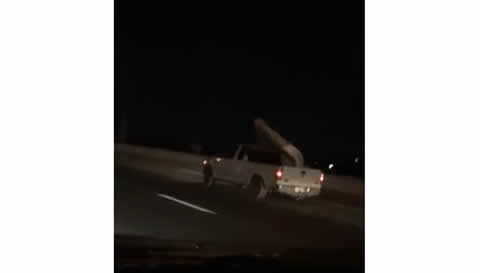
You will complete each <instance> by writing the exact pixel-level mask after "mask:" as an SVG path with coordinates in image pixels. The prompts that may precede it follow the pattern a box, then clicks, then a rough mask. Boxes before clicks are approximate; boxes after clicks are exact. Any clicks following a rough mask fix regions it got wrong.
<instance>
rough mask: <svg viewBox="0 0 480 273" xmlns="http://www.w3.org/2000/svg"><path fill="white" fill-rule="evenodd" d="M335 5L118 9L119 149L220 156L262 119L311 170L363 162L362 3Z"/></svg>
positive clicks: (118, 4)
mask: <svg viewBox="0 0 480 273" xmlns="http://www.w3.org/2000/svg"><path fill="white" fill-rule="evenodd" d="M335 2H338V3H328V4H327V3H321V4H320V6H318V7H316V8H314V7H313V6H311V7H308V6H302V7H296V8H294V7H291V6H287V7H284V8H283V9H281V10H277V9H273V8H271V7H267V8H266V9H261V8H260V7H247V9H246V10H247V11H245V12H243V11H242V12H238V10H237V9H233V8H224V7H222V8H224V11H223V12H213V11H212V10H210V12H209V13H208V14H207V13H204V12H199V11H197V12H195V13H193V15H192V12H188V13H187V12H186V11H185V10H179V9H178V8H177V9H173V8H171V7H165V6H156V5H154V4H149V6H146V5H144V4H142V5H140V4H138V3H136V2H124V1H115V51H114V52H115V138H116V140H117V141H120V139H121V138H122V135H126V136H127V140H126V141H127V142H128V143H132V144H142V145H148V146H154V147H163V148H170V149H176V150H184V151H187V150H188V149H189V148H188V147H189V145H190V144H191V143H192V141H193V139H194V138H197V139H198V141H199V142H200V143H201V144H202V145H203V146H204V151H205V152H213V151H215V152H223V153H225V152H227V150H228V151H230V150H231V149H232V147H234V145H235V144H236V143H239V142H249V143H252V142H254V138H253V136H254V131H253V119H254V118H255V117H263V118H264V119H265V120H266V122H267V123H268V124H270V125H271V127H272V128H274V129H275V130H277V131H278V132H279V133H280V134H281V135H283V136H284V137H286V138H287V139H288V140H290V141H292V142H293V143H294V145H295V146H297V147H298V148H300V150H301V151H302V152H303V153H304V156H305V158H306V160H307V161H321V162H326V161H331V160H336V161H340V160H344V161H353V158H354V157H355V156H360V158H361V159H363V155H364V3H363V1H357V2H352V3H349V2H339V1H335ZM218 8H220V7H218ZM253 10H254V11H255V12H252V11H253ZM234 12H235V14H234ZM125 124H126V125H127V126H126V127H125V126H124V125H125Z"/></svg>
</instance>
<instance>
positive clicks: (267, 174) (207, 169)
mask: <svg viewBox="0 0 480 273" xmlns="http://www.w3.org/2000/svg"><path fill="white" fill-rule="evenodd" d="M203 165H204V168H203V175H204V184H205V186H206V187H207V188H212V187H214V186H215V184H216V182H217V181H222V182H229V183H232V184H236V185H238V186H240V187H241V188H242V189H243V190H246V191H247V193H248V194H249V196H251V197H252V198H255V199H263V198H265V197H266V196H267V194H268V193H271V192H278V193H281V194H285V195H288V196H290V197H293V198H295V199H297V200H299V199H303V198H306V197H312V196H316V195H318V194H320V190H321V188H322V183H323V182H324V179H325V175H324V173H323V172H322V171H321V170H316V169H310V168H299V167H293V166H286V165H283V164H282V155H281V154H280V153H278V152H272V151H269V150H265V149H262V148H260V147H258V146H255V145H248V144H243V145H239V147H238V149H237V151H236V152H235V155H234V157H233V158H223V157H213V158H208V159H205V160H204V161H203Z"/></svg>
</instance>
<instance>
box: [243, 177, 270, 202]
mask: <svg viewBox="0 0 480 273" xmlns="http://www.w3.org/2000/svg"><path fill="white" fill-rule="evenodd" d="M267 193H268V191H267V188H266V187H265V183H264V182H263V179H262V178H261V177H260V176H254V177H253V178H252V179H251V181H250V183H249V184H248V187H247V194H248V196H249V197H250V198H251V199H254V200H261V199H264V198H265V197H266V196H267Z"/></svg>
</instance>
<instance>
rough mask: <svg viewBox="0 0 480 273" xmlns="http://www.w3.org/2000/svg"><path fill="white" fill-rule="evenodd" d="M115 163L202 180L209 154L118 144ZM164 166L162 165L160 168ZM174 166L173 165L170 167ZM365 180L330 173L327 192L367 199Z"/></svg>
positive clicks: (191, 179) (326, 181)
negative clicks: (205, 160)
mask: <svg viewBox="0 0 480 273" xmlns="http://www.w3.org/2000/svg"><path fill="white" fill-rule="evenodd" d="M114 151H115V156H114V158H115V163H116V164H119V165H123V166H128V167H131V168H134V169H137V170H141V171H147V172H150V173H153V174H162V175H171V174H170V173H169V174H165V172H166V171H168V172H174V174H175V175H179V176H180V177H181V178H185V179H187V177H188V179H189V181H195V182H200V181H201V180H202V169H203V164H202V161H203V160H204V159H206V158H207V156H200V155H193V154H189V153H182V152H176V151H171V150H166V149H158V148H150V147H142V146H136V145H128V144H115V149H114ZM160 166H161V168H160ZM165 166H170V167H171V168H166V167H165ZM364 185H365V184H364V181H363V180H362V179H360V178H356V177H351V176H339V175H327V176H326V179H325V184H324V187H325V188H324V191H329V192H337V193H341V194H345V195H350V196H355V197H358V198H362V199H363V198H364V195H365V190H364V189H365V187H364Z"/></svg>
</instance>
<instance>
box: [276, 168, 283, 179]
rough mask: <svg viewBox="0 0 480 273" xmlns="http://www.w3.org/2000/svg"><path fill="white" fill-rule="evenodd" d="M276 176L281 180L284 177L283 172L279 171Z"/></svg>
mask: <svg viewBox="0 0 480 273" xmlns="http://www.w3.org/2000/svg"><path fill="white" fill-rule="evenodd" d="M275 176H276V177H277V179H281V178H282V176H283V172H282V170H278V171H277V172H275Z"/></svg>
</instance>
